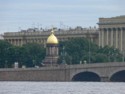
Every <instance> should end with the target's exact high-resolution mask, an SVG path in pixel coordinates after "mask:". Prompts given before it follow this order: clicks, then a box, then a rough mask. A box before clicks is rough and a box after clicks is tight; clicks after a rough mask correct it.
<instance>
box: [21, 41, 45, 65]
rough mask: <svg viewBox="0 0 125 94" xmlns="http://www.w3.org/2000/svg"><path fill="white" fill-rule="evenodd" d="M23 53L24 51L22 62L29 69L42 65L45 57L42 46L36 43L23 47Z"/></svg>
mask: <svg viewBox="0 0 125 94" xmlns="http://www.w3.org/2000/svg"><path fill="white" fill-rule="evenodd" d="M22 51H23V56H22V62H23V65H26V66H27V67H33V66H35V65H40V64H41V62H42V60H43V59H44V57H45V48H44V47H43V45H41V44H36V43H28V44H25V45H23V47H22Z"/></svg>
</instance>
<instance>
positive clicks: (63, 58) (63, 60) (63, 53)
mask: <svg viewBox="0 0 125 94" xmlns="http://www.w3.org/2000/svg"><path fill="white" fill-rule="evenodd" d="M62 64H64V65H65V64H66V61H65V47H63V50H62Z"/></svg>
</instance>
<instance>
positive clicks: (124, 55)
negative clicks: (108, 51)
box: [122, 50, 125, 62]
mask: <svg viewBox="0 0 125 94" xmlns="http://www.w3.org/2000/svg"><path fill="white" fill-rule="evenodd" d="M124 61H125V51H124V50H123V56H122V62H124Z"/></svg>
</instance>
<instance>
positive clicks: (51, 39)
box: [47, 30, 58, 44]
mask: <svg viewBox="0 0 125 94" xmlns="http://www.w3.org/2000/svg"><path fill="white" fill-rule="evenodd" d="M53 33H54V31H53V30H52V31H51V34H50V36H49V37H48V39H47V44H58V39H57V38H56V36H55V35H54V34H53Z"/></svg>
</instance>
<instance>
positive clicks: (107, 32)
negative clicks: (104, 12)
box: [106, 29, 109, 45]
mask: <svg viewBox="0 0 125 94" xmlns="http://www.w3.org/2000/svg"><path fill="white" fill-rule="evenodd" d="M106 32H107V45H108V41H109V31H108V29H107V30H106Z"/></svg>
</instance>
